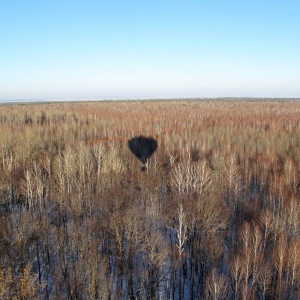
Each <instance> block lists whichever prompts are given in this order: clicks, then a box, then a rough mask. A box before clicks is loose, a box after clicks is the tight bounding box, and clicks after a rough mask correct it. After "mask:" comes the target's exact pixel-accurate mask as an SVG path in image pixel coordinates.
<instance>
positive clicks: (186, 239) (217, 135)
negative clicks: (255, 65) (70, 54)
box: [0, 101, 300, 299]
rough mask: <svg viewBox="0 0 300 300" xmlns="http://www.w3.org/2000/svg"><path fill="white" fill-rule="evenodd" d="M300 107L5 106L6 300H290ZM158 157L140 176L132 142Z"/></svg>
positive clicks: (2, 244) (299, 193) (2, 268)
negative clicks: (152, 143)
mask: <svg viewBox="0 0 300 300" xmlns="http://www.w3.org/2000/svg"><path fill="white" fill-rule="evenodd" d="M299 116H300V103H298V102H288V101H286V102H275V101H274V102H272V101H269V102H217V101H216V102H193V101H191V102H188V101H185V102H184V101H178V102H176V101H173V102H172V101H169V102H107V103H105V102H104V103H72V104H71V103H55V104H36V105H33V104H28V105H8V106H0V132H1V135H0V298H1V299H2V298H3V299H33V298H34V299H38V298H42V299H118V298H123V299H127V298H131V299H184V298H185V299H201V298H203V299H296V298H298V297H299V284H300V258H299V251H298V249H299V245H300V229H299V222H300V190H299V187H300V171H299V170H300V151H299V150H300V118H299ZM141 135H143V136H147V137H152V138H154V139H156V140H157V144H158V148H157V150H156V152H155V153H154V154H153V155H152V156H151V158H150V159H149V161H148V164H147V170H146V172H141V170H140V162H139V161H138V159H137V158H136V157H135V156H134V155H133V154H132V153H131V152H130V150H129V148H128V145H127V142H128V140H130V139H131V138H133V137H138V136H141Z"/></svg>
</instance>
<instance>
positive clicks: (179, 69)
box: [0, 0, 300, 101]
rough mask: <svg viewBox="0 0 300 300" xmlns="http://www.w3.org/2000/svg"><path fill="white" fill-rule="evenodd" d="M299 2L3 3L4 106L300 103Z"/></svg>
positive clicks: (0, 87) (0, 63) (0, 71)
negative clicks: (223, 100)
mask: <svg viewBox="0 0 300 300" xmlns="http://www.w3.org/2000/svg"><path fill="white" fill-rule="evenodd" d="M299 15H300V1H292V0H290V1H276V0H273V1H265V0H259V1H258V0H251V1H250V0H247V1H245V0H239V1H231V0H227V1H225V0H220V1H213V0H211V1H209V0H205V1H204V0H203V1H202V0H198V1H188V0H186V1H183V0H181V1H176V0H173V1H168V0H165V1H164V0H159V1H156V0H153V1H150V0H148V1H141V0H140V1H132V0H127V1H124V0H120V1H114V0H107V1H100V0H99V1H96V0H81V1H77V0H51V1H46V0H45V1H41V0H39V1H27V0H1V1H0V101H3V100H11V99H21V100H22V99H137V98H182V97H300V18H299Z"/></svg>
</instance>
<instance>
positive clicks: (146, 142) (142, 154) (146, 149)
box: [128, 136, 157, 171]
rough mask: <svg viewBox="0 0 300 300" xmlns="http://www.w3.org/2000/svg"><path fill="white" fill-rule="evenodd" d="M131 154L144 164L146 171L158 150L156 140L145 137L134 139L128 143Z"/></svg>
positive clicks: (143, 168) (143, 167)
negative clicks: (151, 157)
mask: <svg viewBox="0 0 300 300" xmlns="http://www.w3.org/2000/svg"><path fill="white" fill-rule="evenodd" d="M128 147H129V149H130V150H131V152H132V153H133V154H134V155H135V156H136V157H137V158H138V159H139V160H140V161H141V162H142V171H145V170H146V167H145V165H146V164H147V161H148V158H149V157H150V156H151V155H152V154H153V153H154V152H155V150H156V148H157V142H156V140H154V139H152V138H147V137H144V136H139V137H134V138H132V139H131V140H129V141H128Z"/></svg>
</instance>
